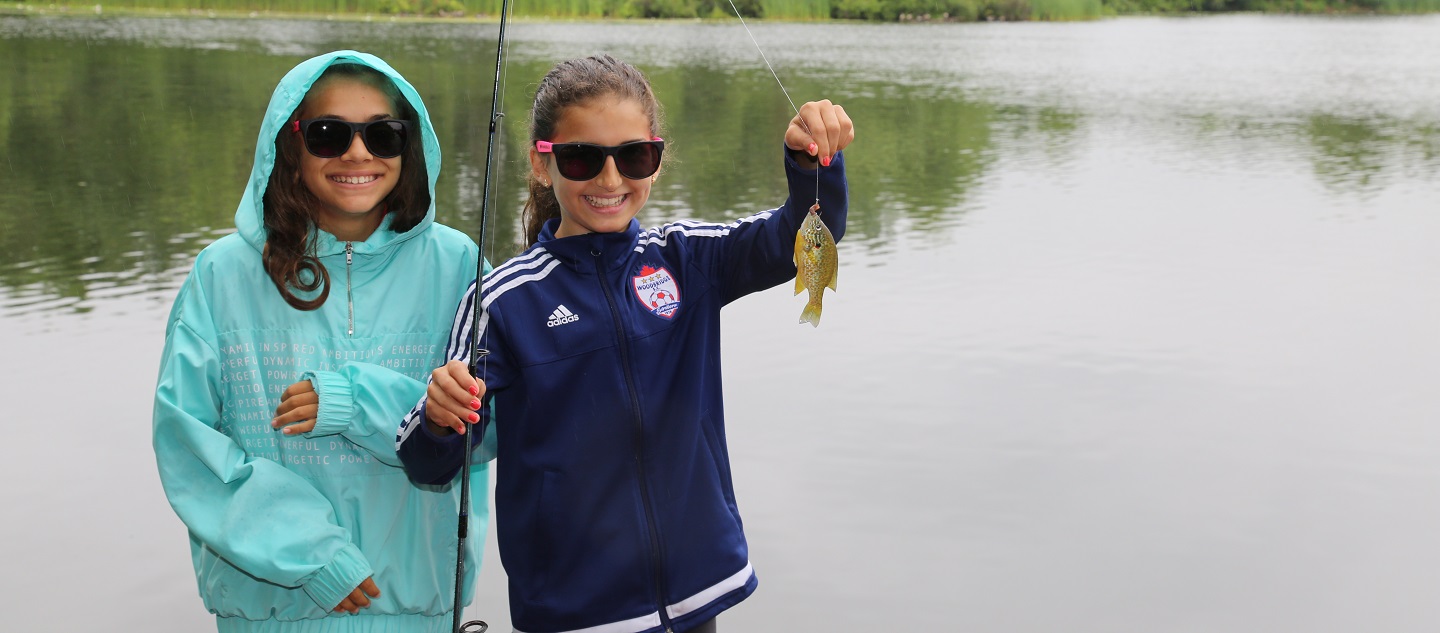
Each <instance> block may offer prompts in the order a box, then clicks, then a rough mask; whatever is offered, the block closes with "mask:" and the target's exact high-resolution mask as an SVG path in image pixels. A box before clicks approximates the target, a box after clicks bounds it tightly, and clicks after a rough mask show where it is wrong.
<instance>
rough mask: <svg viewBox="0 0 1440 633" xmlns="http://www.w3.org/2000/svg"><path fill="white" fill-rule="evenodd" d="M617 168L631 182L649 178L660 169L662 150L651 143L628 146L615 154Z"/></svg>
mask: <svg viewBox="0 0 1440 633" xmlns="http://www.w3.org/2000/svg"><path fill="white" fill-rule="evenodd" d="M615 168H616V169H618V170H620V175H621V176H624V177H626V178H629V179H631V180H640V179H642V178H649V177H650V176H652V175H654V174H655V172H656V171H657V170H659V169H660V148H659V147H656V146H655V145H654V144H651V143H635V144H632V145H626V146H624V147H623V148H621V149H620V151H618V152H615Z"/></svg>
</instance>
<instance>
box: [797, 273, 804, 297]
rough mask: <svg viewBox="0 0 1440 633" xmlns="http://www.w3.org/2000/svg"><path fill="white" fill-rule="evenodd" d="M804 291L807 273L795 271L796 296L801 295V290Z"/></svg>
mask: <svg viewBox="0 0 1440 633" xmlns="http://www.w3.org/2000/svg"><path fill="white" fill-rule="evenodd" d="M804 289H805V271H803V270H796V271H795V294H797V295H798V294H800V291H801V290H804Z"/></svg>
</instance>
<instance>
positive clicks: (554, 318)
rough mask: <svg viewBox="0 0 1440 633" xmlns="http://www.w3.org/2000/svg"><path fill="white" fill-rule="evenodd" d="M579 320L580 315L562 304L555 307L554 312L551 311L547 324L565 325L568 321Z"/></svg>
mask: <svg viewBox="0 0 1440 633" xmlns="http://www.w3.org/2000/svg"><path fill="white" fill-rule="evenodd" d="M579 320H580V317H579V316H578V315H576V314H575V313H574V312H571V311H570V309H569V308H566V307H565V306H564V305H561V306H560V307H557V308H555V311H554V312H551V313H550V320H549V321H546V322H545V326H546V327H555V326H557V325H565V324H566V323H574V322H575V321H579Z"/></svg>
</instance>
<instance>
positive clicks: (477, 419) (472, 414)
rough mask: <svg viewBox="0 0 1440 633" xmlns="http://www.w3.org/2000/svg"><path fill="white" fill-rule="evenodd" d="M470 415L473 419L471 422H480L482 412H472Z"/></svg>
mask: <svg viewBox="0 0 1440 633" xmlns="http://www.w3.org/2000/svg"><path fill="white" fill-rule="evenodd" d="M468 417H469V418H470V421H471V422H479V421H480V414H479V413H471V414H470V415H469V416H468Z"/></svg>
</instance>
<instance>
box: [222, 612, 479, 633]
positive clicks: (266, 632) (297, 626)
mask: <svg viewBox="0 0 1440 633" xmlns="http://www.w3.org/2000/svg"><path fill="white" fill-rule="evenodd" d="M215 623H216V628H217V629H218V630H219V633H448V632H449V631H450V630H451V629H450V627H451V625H452V624H453V623H454V617H453V616H452V615H451V614H449V613H446V614H444V615H364V614H363V613H362V614H359V615H339V614H337V615H333V616H330V617H327V618H319V619H315V620H246V619H245V618H238V617H224V616H216V618H215Z"/></svg>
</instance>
